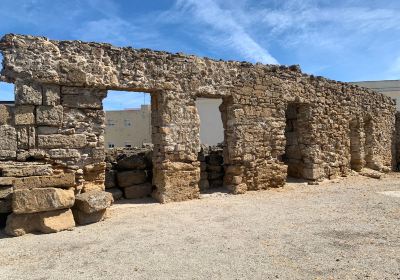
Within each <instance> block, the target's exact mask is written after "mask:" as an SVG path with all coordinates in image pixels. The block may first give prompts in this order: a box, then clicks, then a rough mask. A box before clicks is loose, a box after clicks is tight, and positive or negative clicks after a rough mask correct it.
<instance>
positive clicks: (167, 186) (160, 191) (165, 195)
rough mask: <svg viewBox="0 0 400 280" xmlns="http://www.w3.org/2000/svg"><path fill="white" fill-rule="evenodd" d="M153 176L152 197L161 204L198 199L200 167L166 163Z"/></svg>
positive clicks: (180, 163)
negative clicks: (153, 187)
mask: <svg viewBox="0 0 400 280" xmlns="http://www.w3.org/2000/svg"><path fill="white" fill-rule="evenodd" d="M157 168H160V169H159V170H157V172H156V173H155V174H154V177H153V184H154V185H155V186H156V191H155V192H153V197H154V198H155V199H157V200H158V201H159V202H161V203H167V202H173V201H184V200H189V199H195V198H199V195H200V190H199V181H200V165H198V166H197V165H193V164H190V163H183V162H167V163H164V164H162V165H161V166H157Z"/></svg>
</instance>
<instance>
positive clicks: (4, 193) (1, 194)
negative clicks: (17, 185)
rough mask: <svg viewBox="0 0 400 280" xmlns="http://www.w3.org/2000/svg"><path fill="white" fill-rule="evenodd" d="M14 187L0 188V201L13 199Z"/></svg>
mask: <svg viewBox="0 0 400 280" xmlns="http://www.w3.org/2000/svg"><path fill="white" fill-rule="evenodd" d="M12 192H13V187H12V186H0V199H11V194H12Z"/></svg>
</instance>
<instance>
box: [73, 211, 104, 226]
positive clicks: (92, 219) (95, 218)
mask: <svg viewBox="0 0 400 280" xmlns="http://www.w3.org/2000/svg"><path fill="white" fill-rule="evenodd" d="M72 212H73V214H74V218H75V221H76V223H77V224H79V225H87V224H93V223H97V222H100V221H103V220H105V219H107V218H108V216H109V213H108V211H107V209H103V210H100V211H97V212H93V213H90V214H88V213H85V212H83V211H80V210H78V209H73V210H72Z"/></svg>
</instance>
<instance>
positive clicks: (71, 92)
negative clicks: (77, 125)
mask: <svg viewBox="0 0 400 280" xmlns="http://www.w3.org/2000/svg"><path fill="white" fill-rule="evenodd" d="M105 96H106V92H105V91H104V90H95V89H83V88H68V87H64V88H63V89H62V96H61V104H62V105H63V106H65V107H70V108H84V109H102V108H103V104H102V100H103V98H104V97H105Z"/></svg>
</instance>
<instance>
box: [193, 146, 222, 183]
mask: <svg viewBox="0 0 400 280" xmlns="http://www.w3.org/2000/svg"><path fill="white" fill-rule="evenodd" d="M199 161H200V170H201V173H200V183H199V188H200V191H206V190H208V189H213V188H219V187H222V186H223V184H224V182H223V179H224V166H223V164H224V157H223V147H222V146H211V147H207V146H204V145H202V147H201V151H200V153H199Z"/></svg>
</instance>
